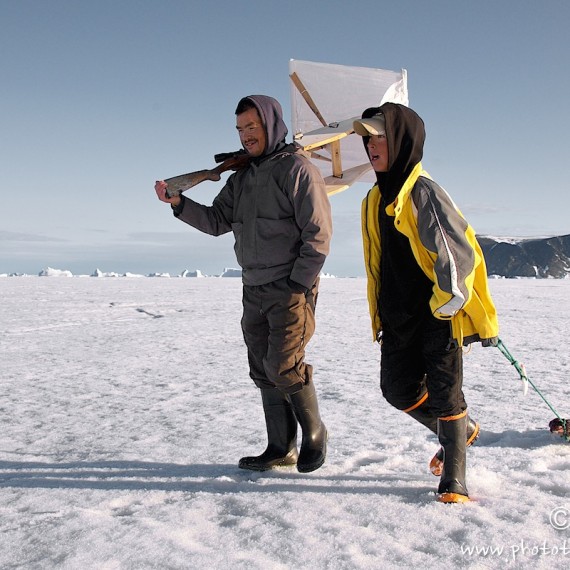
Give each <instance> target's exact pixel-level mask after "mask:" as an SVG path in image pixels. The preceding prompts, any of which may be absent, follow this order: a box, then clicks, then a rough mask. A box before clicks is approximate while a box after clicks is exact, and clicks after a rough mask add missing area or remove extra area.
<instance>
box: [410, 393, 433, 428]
mask: <svg viewBox="0 0 570 570" xmlns="http://www.w3.org/2000/svg"><path fill="white" fill-rule="evenodd" d="M406 413H407V414H408V415H409V416H410V417H411V418H414V420H416V421H417V422H420V424H422V425H424V426H425V427H427V428H428V429H429V430H430V431H432V432H433V433H435V434H436V435H437V416H436V415H435V414H433V413H432V412H431V410H430V408H429V405H428V404H427V400H426V401H424V402H423V403H422V404H420V405H419V406H418V407H417V408H414V409H413V410H408V411H406Z"/></svg>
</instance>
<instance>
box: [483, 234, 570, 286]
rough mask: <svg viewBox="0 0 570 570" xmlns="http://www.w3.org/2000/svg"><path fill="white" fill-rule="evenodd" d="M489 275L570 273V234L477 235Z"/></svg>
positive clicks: (538, 275)
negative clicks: (501, 237)
mask: <svg viewBox="0 0 570 570" xmlns="http://www.w3.org/2000/svg"><path fill="white" fill-rule="evenodd" d="M477 239H478V241H479V243H480V244H481V249H482V250H483V255H484V256H485V262H486V264H487V272H488V274H489V275H500V276H502V277H538V278H547V277H551V278H556V279H561V278H563V277H570V235H566V236H556V237H550V238H538V239H526V238H524V239H523V238H521V239H508V240H507V239H500V238H493V237H489V236H477Z"/></svg>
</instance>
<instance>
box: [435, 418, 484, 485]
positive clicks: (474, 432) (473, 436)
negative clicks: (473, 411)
mask: <svg viewBox="0 0 570 570" xmlns="http://www.w3.org/2000/svg"><path fill="white" fill-rule="evenodd" d="M479 431H480V428H479V424H478V422H476V421H475V420H473V419H471V418H470V417H467V433H466V435H465V437H466V445H467V447H469V446H470V445H472V444H473V443H474V442H475V441H477V438H478V437H479ZM429 470H430V471H431V472H432V473H433V474H434V475H435V476H436V477H439V476H440V475H441V473H442V471H443V447H440V448H439V449H438V450H437V453H436V454H435V455H434V456H433V457H432V458H431V461H430V462H429Z"/></svg>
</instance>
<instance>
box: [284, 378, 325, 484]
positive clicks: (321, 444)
mask: <svg viewBox="0 0 570 570" xmlns="http://www.w3.org/2000/svg"><path fill="white" fill-rule="evenodd" d="M289 398H290V399H291V405H292V407H293V411H294V413H295V416H296V417H297V421H298V422H299V425H300V426H301V430H302V432H303V437H302V440H301V451H300V452H299V459H298V460H297V471H299V472H301V473H309V472H311V471H315V469H318V468H319V467H320V466H321V465H322V464H323V463H324V462H325V457H326V455H327V428H326V427H325V424H324V423H323V422H322V421H321V417H320V415H319V404H318V402H317V393H316V392H315V385H314V384H313V383H312V382H309V383H308V384H305V385H304V386H303V389H302V390H300V391H299V392H296V393H295V394H290V395H289Z"/></svg>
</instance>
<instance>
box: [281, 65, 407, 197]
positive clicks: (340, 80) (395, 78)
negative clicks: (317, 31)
mask: <svg viewBox="0 0 570 570" xmlns="http://www.w3.org/2000/svg"><path fill="white" fill-rule="evenodd" d="M289 77H290V78H291V122H292V127H293V136H294V139H295V141H296V142H297V144H299V145H300V146H302V147H303V148H305V149H306V150H307V151H308V152H311V154H312V160H313V162H314V163H315V164H316V165H317V166H318V167H319V168H320V169H321V172H322V173H323V176H324V178H325V181H326V183H327V190H328V192H329V194H334V193H336V192H341V191H342V190H346V188H348V187H349V186H350V185H351V184H353V183H354V182H356V181H357V180H361V181H368V182H370V181H373V180H374V176H373V173H372V169H371V167H370V164H369V162H368V158H367V156H366V153H365V151H364V147H363V145H362V139H361V137H359V136H357V135H355V134H354V133H353V130H352V121H353V120H354V119H355V118H360V116H361V114H362V111H364V109H366V108H367V107H378V106H380V105H381V104H382V103H385V102H387V101H392V102H394V103H401V104H403V105H408V85H407V73H406V70H405V69H402V70H401V71H400V72H396V71H388V70H385V69H374V68H368V67H352V66H346V65H336V64H329V63H315V62H311V61H300V60H295V59H292V60H290V62H289Z"/></svg>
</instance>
